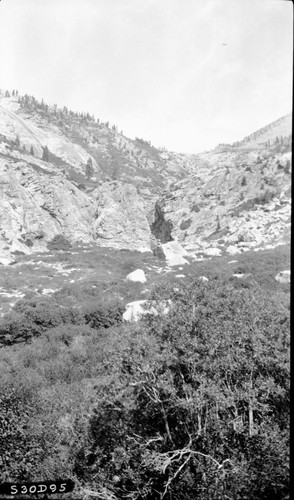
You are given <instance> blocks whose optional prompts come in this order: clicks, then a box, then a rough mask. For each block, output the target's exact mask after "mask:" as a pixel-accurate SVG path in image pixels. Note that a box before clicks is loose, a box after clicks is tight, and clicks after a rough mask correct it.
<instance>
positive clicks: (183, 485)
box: [0, 279, 289, 500]
mask: <svg viewBox="0 0 294 500" xmlns="http://www.w3.org/2000/svg"><path fill="white" fill-rule="evenodd" d="M163 297H168V298H171V299H172V307H171V310H170V313H169V315H166V316H157V317H151V316H150V317H146V318H145V319H144V320H143V321H141V322H140V323H138V324H135V325H129V324H127V325H126V324H119V323H118V320H119V317H120V312H119V309H116V310H111V307H110V308H109V309H108V312H107V311H106V310H104V312H103V314H98V313H97V311H93V310H91V308H89V310H87V311H86V310H84V311H82V310H81V311H80V312H79V314H78V315H77V316H74V315H73V316H69V318H70V319H69V320H67V317H66V318H65V319H62V321H61V320H58V321H59V322H58V324H53V323H52V320H51V319H50V318H51V317H50V314H49V313H48V318H49V319H48V318H47V319H46V324H45V325H44V322H43V323H42V327H43V331H42V332H41V334H40V336H39V337H37V338H33V339H32V340H31V342H30V343H29V344H28V343H27V344H23V346H22V348H20V347H21V346H11V347H5V349H2V350H1V351H0V369H1V372H2V374H3V377H2V378H1V394H3V398H4V399H3V401H4V405H3V406H2V410H1V412H2V413H1V414H0V426H1V430H2V431H3V430H4V432H6V433H7V434H5V435H7V440H3V441H1V445H2V446H3V449H4V454H3V457H4V458H3V459H2V477H1V479H2V480H9V479H10V480H13V481H16V480H21V479H29V480H36V478H38V479H39V478H48V479H52V478H54V477H60V476H61V475H62V476H63V477H69V478H73V479H74V480H76V482H77V483H78V484H79V485H80V488H81V489H80V491H79V493H77V495H78V498H80V497H81V495H84V497H86V492H87V495H88V498H91V493H89V491H92V493H93V494H92V496H93V498H94V497H95V496H96V498H101V499H105V500H108V499H133V500H141V499H145V500H151V499H163V498H166V499H174V500H188V499H194V498H199V499H201V500H213V499H230V500H235V499H252V500H253V499H254V500H255V499H277V500H279V499H280V500H282V499H283V498H286V497H287V494H288V476H289V473H288V463H289V462H288V434H289V432H288V427H289V416H288V409H289V358H288V356H289V353H288V350H289V317H288V312H287V309H286V308H285V307H283V308H282V307H281V306H280V304H279V303H278V302H275V301H272V300H271V299H269V297H268V294H267V293H266V292H264V291H263V290H262V289H261V288H260V287H259V286H258V285H257V284H256V283H255V282H254V281H253V280H251V281H250V280H249V281H247V282H245V281H244V282H240V281H238V280H231V281H230V280H219V279H214V280H211V281H209V282H207V283H199V281H196V280H193V279H191V280H190V282H186V283H185V286H184V285H179V286H177V287H176V288H173V287H171V286H170V287H167V286H166V285H161V286H160V287H158V288H157V289H156V290H155V291H154V292H153V298H154V299H159V300H160V299H162V298H163ZM117 308H118V306H117ZM24 309H25V310H21V311H18V314H20V315H23V317H25V318H27V319H28V321H31V322H32V324H33V325H36V324H37V325H38V326H40V325H39V323H38V322H37V319H38V317H39V316H38V314H36V313H35V314H33V313H32V311H31V310H30V309H33V308H30V307H28V306H26V307H25V308H24ZM114 309H115V308H114ZM15 314H16V313H15ZM67 314H68V313H67ZM106 327H108V328H106ZM11 394H13V397H10V395H11ZM8 414H9V417H10V424H9V426H8V427H7V424H6V421H7V415H8ZM24 429H26V430H25V431H24ZM27 429H28V431H27ZM32 429H34V438H33V439H32ZM19 433H21V440H20V445H19V453H20V455H21V457H22V460H21V461H19V462H17V460H16V458H17V457H16V452H15V449H14V447H13V446H11V444H12V443H14V442H15V443H16V442H17V441H18V439H19ZM12 448H13V451H12Z"/></svg>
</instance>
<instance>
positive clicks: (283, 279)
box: [275, 270, 291, 284]
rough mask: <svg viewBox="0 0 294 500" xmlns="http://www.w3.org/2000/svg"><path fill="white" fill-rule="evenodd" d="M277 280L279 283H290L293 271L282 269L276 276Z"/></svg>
mask: <svg viewBox="0 0 294 500" xmlns="http://www.w3.org/2000/svg"><path fill="white" fill-rule="evenodd" d="M275 280H276V281H278V282H279V283H283V284H288V283H290V282H291V271H290V270H286V271H281V272H280V273H278V274H277V275H276V277H275Z"/></svg>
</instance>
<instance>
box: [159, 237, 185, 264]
mask: <svg viewBox="0 0 294 500" xmlns="http://www.w3.org/2000/svg"><path fill="white" fill-rule="evenodd" d="M161 249H162V250H163V253H164V255H165V258H166V260H167V264H168V265H169V266H181V265H183V264H189V262H188V261H187V260H186V259H184V256H186V255H187V252H186V250H185V249H184V248H183V247H182V245H180V243H179V242H178V241H169V242H168V243H163V244H162V245H161Z"/></svg>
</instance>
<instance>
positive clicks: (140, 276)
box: [126, 269, 147, 283]
mask: <svg viewBox="0 0 294 500" xmlns="http://www.w3.org/2000/svg"><path fill="white" fill-rule="evenodd" d="M126 280H127V281H137V282H139V283H146V281H147V280H146V276H145V273H144V271H143V269H136V271H133V272H132V273H130V274H128V275H127V277H126Z"/></svg>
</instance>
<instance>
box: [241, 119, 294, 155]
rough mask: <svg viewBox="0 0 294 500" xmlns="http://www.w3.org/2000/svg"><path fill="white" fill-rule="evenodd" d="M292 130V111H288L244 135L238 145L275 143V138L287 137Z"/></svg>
mask: <svg viewBox="0 0 294 500" xmlns="http://www.w3.org/2000/svg"><path fill="white" fill-rule="evenodd" d="M291 130H292V113H289V114H287V115H285V116H282V118H279V119H278V120H275V121H274V122H272V123H270V124H269V125H266V126H265V127H262V128H261V129H259V130H257V131H256V132H254V133H253V134H250V135H249V136H247V137H245V138H244V139H243V141H241V143H240V146H245V145H248V144H249V145H250V146H251V147H252V146H265V145H266V144H267V143H269V144H275V143H276V141H277V139H280V138H281V137H282V138H288V137H289V136H290V135H291Z"/></svg>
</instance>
